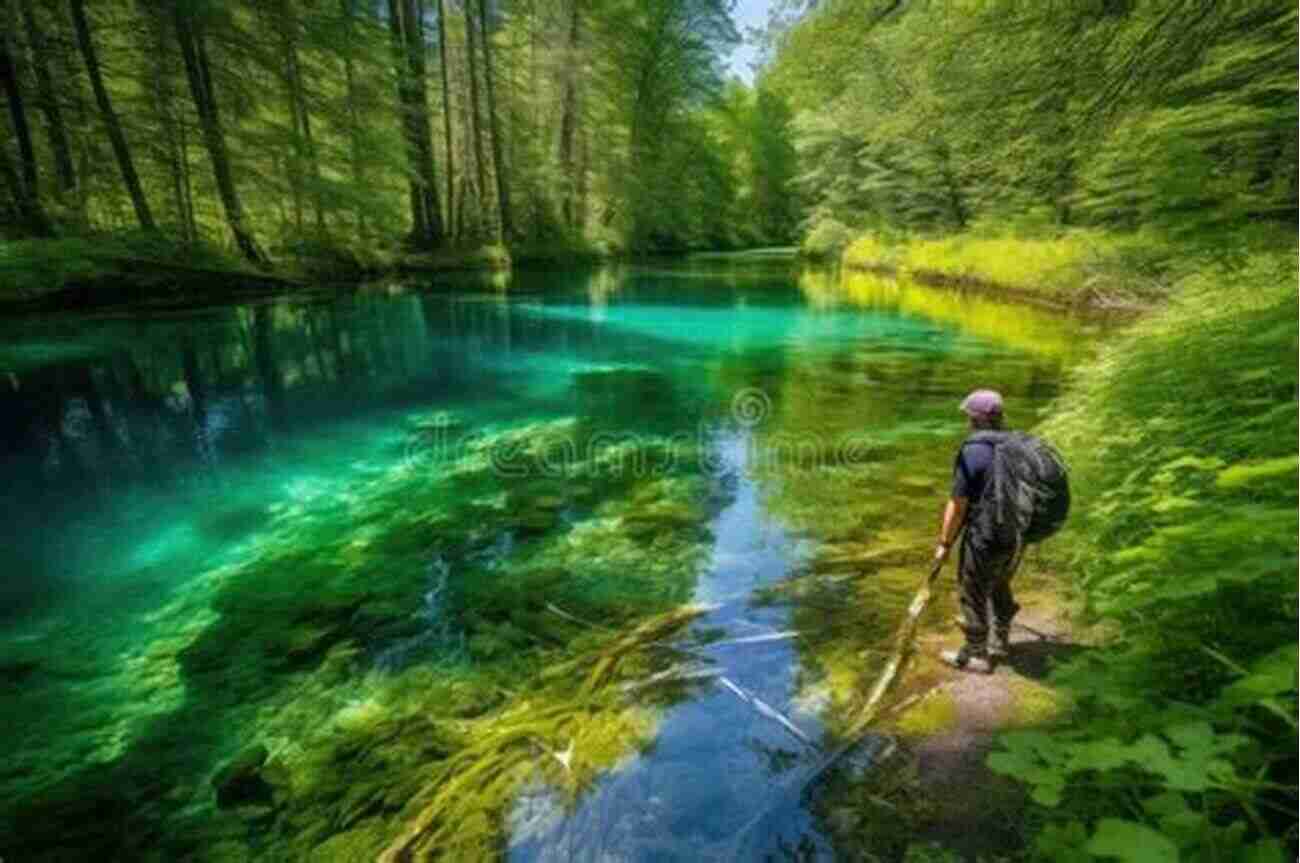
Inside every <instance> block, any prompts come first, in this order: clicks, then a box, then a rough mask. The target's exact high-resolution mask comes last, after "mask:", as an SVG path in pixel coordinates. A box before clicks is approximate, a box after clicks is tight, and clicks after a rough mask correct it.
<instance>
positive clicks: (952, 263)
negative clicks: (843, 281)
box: [801, 228, 1291, 314]
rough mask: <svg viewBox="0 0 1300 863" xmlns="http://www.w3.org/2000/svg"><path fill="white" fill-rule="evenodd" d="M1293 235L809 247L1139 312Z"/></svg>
mask: <svg viewBox="0 0 1300 863" xmlns="http://www.w3.org/2000/svg"><path fill="white" fill-rule="evenodd" d="M1290 241H1291V240H1290V239H1289V238H1288V236H1287V235H1285V234H1284V233H1282V232H1279V231H1277V230H1275V229H1271V228H1258V229H1251V230H1249V231H1246V230H1243V231H1239V232H1238V233H1237V234H1236V235H1234V236H1232V237H1231V238H1229V240H1227V241H1225V242H1222V243H1220V244H1216V245H1215V246H1214V247H1213V248H1197V247H1175V246H1171V245H1170V243H1169V242H1168V241H1167V239H1165V238H1162V237H1160V236H1158V235H1156V234H1154V233H1148V232H1141V231H1139V232H1133V233H1127V234H1118V233H1109V232H1104V231H1097V230H1083V229H1075V230H1067V231H1060V232H1055V233H1029V234H1025V235H1019V234H1015V233H993V232H984V231H972V232H967V233H961V234H950V235H945V236H933V237H931V236H893V235H884V234H878V233H871V232H868V233H863V234H858V235H850V234H847V233H846V234H844V235H842V236H839V237H837V238H833V239H832V240H825V239H824V238H823V239H819V240H814V239H812V238H810V239H809V240H808V241H806V242H805V244H804V246H803V247H801V253H802V254H803V255H804V256H805V257H808V258H810V259H813V260H832V261H838V262H839V264H840V265H841V266H842V267H843V268H844V269H847V270H856V271H862V272H871V273H877V274H882V275H887V276H891V277H899V278H906V279H910V280H912V281H914V282H917V283H919V284H925V285H930V286H933V287H943V288H955V289H959V290H962V291H970V292H975V293H983V294H987V295H991V296H994V297H1001V298H1004V299H1013V300H1016V301H1019V302H1024V303H1029V304H1033V305H1039V306H1044V307H1047V308H1052V309H1069V310H1084V311H1100V312H1110V313H1119V314H1140V313H1144V312H1149V311H1152V310H1154V309H1157V308H1159V307H1161V306H1162V305H1163V304H1164V303H1165V302H1166V301H1167V300H1169V298H1170V297H1171V296H1173V294H1174V293H1176V291H1177V286H1178V285H1179V283H1180V282H1181V281H1183V280H1184V279H1187V278H1189V277H1190V276H1192V275H1194V274H1195V273H1196V272H1197V270H1198V268H1199V267H1200V266H1202V264H1204V263H1205V262H1207V261H1214V260H1216V259H1217V260H1220V261H1222V260H1224V259H1233V261H1234V263H1236V264H1239V263H1240V262H1241V260H1243V259H1244V258H1245V257H1246V256H1249V255H1252V254H1268V253H1269V251H1270V250H1272V249H1278V248H1285V247H1286V245H1287V243H1288V242H1290Z"/></svg>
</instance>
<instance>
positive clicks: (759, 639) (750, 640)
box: [702, 629, 799, 647]
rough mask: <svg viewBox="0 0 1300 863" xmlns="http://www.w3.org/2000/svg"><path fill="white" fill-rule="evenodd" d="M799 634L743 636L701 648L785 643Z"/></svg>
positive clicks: (770, 633) (779, 633) (715, 642)
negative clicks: (766, 642)
mask: <svg viewBox="0 0 1300 863" xmlns="http://www.w3.org/2000/svg"><path fill="white" fill-rule="evenodd" d="M798 637H799V633H797V632H795V631H794V630H792V629H791V630H786V631H785V632H765V633H763V634H762V635H745V636H741V637H740V638H728V639H727V640H726V641H714V642H710V643H709V644H705V645H702V646H703V647H730V646H732V645H736V644H762V643H763V642H765V641H785V640H786V639H789V638H798Z"/></svg>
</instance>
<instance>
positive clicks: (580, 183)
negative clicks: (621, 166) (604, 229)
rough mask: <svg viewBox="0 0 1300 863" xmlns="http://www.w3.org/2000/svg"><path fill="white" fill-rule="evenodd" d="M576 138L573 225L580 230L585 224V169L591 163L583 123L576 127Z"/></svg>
mask: <svg viewBox="0 0 1300 863" xmlns="http://www.w3.org/2000/svg"><path fill="white" fill-rule="evenodd" d="M578 140H579V142H580V143H579V145H578V170H577V173H578V176H577V178H576V180H575V183H574V185H575V195H576V197H577V201H576V202H575V204H574V212H573V227H575V228H577V229H578V230H582V229H583V228H584V227H586V225H587V170H588V168H589V167H590V165H591V152H590V147H589V144H590V138H589V137H588V133H587V127H586V126H585V125H584V126H581V127H580V128H579V129H578Z"/></svg>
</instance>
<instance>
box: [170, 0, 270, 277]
mask: <svg viewBox="0 0 1300 863" xmlns="http://www.w3.org/2000/svg"><path fill="white" fill-rule="evenodd" d="M176 36H177V41H179V42H180V46H181V58H182V59H183V60H184V61H185V77H186V79H188V81H189V85H190V94H191V96H192V97H193V98H194V109H195V111H196V113H197V114H198V117H199V128H200V129H201V130H202V132H203V143H204V146H205V147H206V148H207V151H208V158H209V159H210V160H211V162H212V173H213V175H214V176H215V177H216V181H217V193H218V194H219V195H220V197H221V206H222V209H224V210H225V212H226V223H227V224H228V225H229V226H230V232H231V233H232V234H233V235H234V237H235V245H237V246H238V247H239V251H240V253H241V254H243V256H244V257H245V258H246V259H248V261H249V262H251V263H253V264H256V265H258V266H264V265H265V264H266V263H267V261H266V257H265V256H264V255H263V254H262V250H261V249H259V248H258V246H257V241H256V240H254V238H253V235H252V234H251V233H250V232H249V230H248V228H247V227H246V226H245V224H244V210H243V207H242V206H241V204H240V201H239V192H238V190H237V189H236V188H235V178H234V176H233V175H232V174H231V171H230V158H229V156H228V155H227V153H226V139H225V135H224V134H222V131H221V115H220V113H219V112H218V110H217V100H216V94H215V93H214V92H213V89H212V76H211V68H210V65H209V63H208V50H207V46H206V45H205V43H204V38H203V34H202V32H201V31H200V30H199V29H198V27H197V25H196V23H195V21H194V19H193V18H192V17H191V13H190V12H189V11H188V10H186V9H185V8H184V5H183V4H180V3H178V4H177V5H176Z"/></svg>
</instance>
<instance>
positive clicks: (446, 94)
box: [438, 0, 456, 236]
mask: <svg viewBox="0 0 1300 863" xmlns="http://www.w3.org/2000/svg"><path fill="white" fill-rule="evenodd" d="M438 62H439V64H440V68H441V72H442V134H443V138H444V139H445V140H446V143H447V164H446V165H444V166H443V170H444V171H446V173H447V221H448V222H449V223H451V222H454V221H455V212H456V209H455V208H456V196H455V193H454V189H455V186H454V185H453V184H454V183H455V176H454V174H455V173H456V160H455V158H454V157H453V156H452V144H453V141H452V137H451V81H449V80H448V79H447V2H446V0H438ZM447 231H448V233H450V234H451V235H452V236H455V235H456V228H455V225H454V224H448V227H447Z"/></svg>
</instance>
